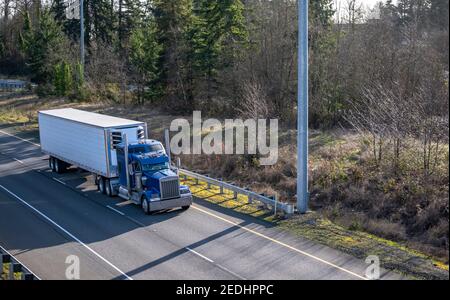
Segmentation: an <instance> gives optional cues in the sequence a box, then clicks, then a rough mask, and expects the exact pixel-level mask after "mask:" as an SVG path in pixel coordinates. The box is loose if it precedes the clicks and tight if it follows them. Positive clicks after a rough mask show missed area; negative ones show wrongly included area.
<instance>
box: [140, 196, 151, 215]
mask: <svg viewBox="0 0 450 300" xmlns="http://www.w3.org/2000/svg"><path fill="white" fill-rule="evenodd" d="M141 205H142V210H143V211H144V213H145V214H146V215H149V214H150V204H149V203H148V199H147V198H146V197H142V200H141Z"/></svg>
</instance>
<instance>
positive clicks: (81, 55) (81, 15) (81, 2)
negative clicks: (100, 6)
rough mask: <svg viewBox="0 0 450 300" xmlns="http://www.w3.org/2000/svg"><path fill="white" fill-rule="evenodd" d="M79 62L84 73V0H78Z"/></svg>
mask: <svg viewBox="0 0 450 300" xmlns="http://www.w3.org/2000/svg"><path fill="white" fill-rule="evenodd" d="M80 63H81V67H82V68H83V73H84V0H80Z"/></svg>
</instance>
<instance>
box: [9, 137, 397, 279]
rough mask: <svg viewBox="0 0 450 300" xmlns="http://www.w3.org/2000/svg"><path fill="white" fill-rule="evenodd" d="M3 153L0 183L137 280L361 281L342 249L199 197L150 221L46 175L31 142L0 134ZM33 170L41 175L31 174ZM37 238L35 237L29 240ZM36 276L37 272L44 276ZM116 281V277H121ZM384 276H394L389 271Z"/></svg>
mask: <svg viewBox="0 0 450 300" xmlns="http://www.w3.org/2000/svg"><path fill="white" fill-rule="evenodd" d="M0 152H2V153H3V156H0V158H1V159H2V160H1V161H0V184H4V185H5V186H7V187H8V188H10V189H12V190H15V191H16V192H17V193H18V195H19V196H20V197H24V198H27V199H30V200H29V201H33V205H35V206H36V207H37V208H38V209H39V210H40V211H43V212H45V214H46V215H48V216H50V217H51V218H52V219H54V220H55V221H56V222H57V223H58V224H62V225H63V226H64V227H65V228H67V229H68V230H69V231H70V232H73V233H74V234H75V235H77V236H79V237H80V238H81V239H82V240H83V241H84V242H85V243H86V244H88V245H89V246H90V247H92V248H93V249H94V250H95V251H97V252H98V253H100V254H101V255H102V256H104V257H105V258H106V259H107V260H108V261H112V262H113V264H114V265H117V266H118V268H119V269H120V270H123V271H124V272H125V273H126V274H127V275H128V276H130V277H133V278H136V279H362V278H363V276H364V271H365V268H366V267H367V265H366V264H365V263H364V262H363V261H360V260H358V259H355V258H353V257H350V256H348V255H345V254H342V253H341V252H339V251H336V250H333V249H330V248H328V247H325V246H322V245H318V244H315V243H312V242H310V241H307V240H299V239H298V238H294V237H292V236H290V235H289V234H286V233H284V232H281V231H279V230H277V229H274V228H270V226H269V224H267V223H262V222H258V221H257V220H256V219H254V218H251V217H247V216H243V215H240V214H234V213H232V212H230V211H227V210H224V209H220V208H218V207H215V206H213V205H210V204H208V203H207V202H205V201H201V200H196V204H195V206H194V208H193V209H191V210H189V211H187V212H180V211H174V212H170V213H165V214H157V215H153V216H145V215H144V214H143V213H142V212H141V211H140V209H139V208H137V207H135V206H132V205H127V206H117V204H118V203H119V200H118V199H110V198H107V197H105V196H103V195H99V194H98V193H96V192H95V191H93V188H92V184H91V183H89V182H86V181H85V180H83V179H80V178H79V176H78V174H64V175H62V176H58V177H57V178H58V181H59V182H57V181H55V180H52V179H51V178H52V177H55V175H54V174H49V173H48V171H46V164H47V162H46V161H45V160H43V158H44V157H43V156H42V154H41V153H40V151H39V149H38V148H37V147H36V145H32V144H30V143H27V142H24V141H21V140H18V139H15V138H13V137H10V136H7V135H5V134H2V133H1V132H0ZM14 158H15V159H17V160H14ZM33 168H34V169H39V170H41V172H42V174H39V173H37V172H35V171H30V170H31V169H33ZM17 173H18V174H17ZM62 183H64V184H66V186H64V185H63V184H62ZM71 188H72V189H73V190H72V189H71ZM0 194H2V191H0ZM82 194H83V195H85V196H82ZM5 196H7V195H5V194H4V193H3V197H5ZM11 200H12V199H9V200H8V201H11ZM108 207H109V208H108ZM8 209H9V208H8ZM118 212H119V213H118ZM16 213H17V212H14V211H13V212H11V215H15V214H16ZM36 222H37V221H36ZM2 227H3V226H2ZM3 230H4V229H3V228H0V237H2V235H1V232H2V231H3ZM36 230H38V229H36ZM35 239H39V238H37V237H36V234H35V235H32V238H31V240H35ZM55 244H56V243H55ZM57 244H58V245H64V244H62V243H61V244H59V243H57ZM6 246H7V248H11V247H8V245H6ZM38 249H41V248H38ZM83 251H84V250H83ZM26 253H31V254H30V258H29V259H27V261H32V260H33V252H26ZM26 253H24V254H23V255H25V254H26ZM21 255H22V254H21ZM90 255H91V256H92V254H90ZM94 259H95V258H94ZM97 261H98V258H97ZM98 263H102V262H98ZM60 265H61V269H63V268H65V265H64V264H61V263H60ZM108 267H109V268H110V266H104V268H106V269H108ZM30 268H31V267H30ZM31 269H33V268H31ZM33 271H35V270H33ZM40 271H41V269H39V270H38V271H35V272H37V274H38V275H41V277H43V278H47V277H46V274H45V271H44V270H42V272H40ZM112 271H116V270H112ZM110 272H111V270H110ZM112 273H113V272H112ZM116 273H117V272H116ZM104 276H105V278H110V277H108V276H106V275H104ZM49 278H50V277H49ZM113 278H117V279H120V274H117V275H116V276H115V277H113ZM385 278H399V276H397V274H393V273H386V274H385Z"/></svg>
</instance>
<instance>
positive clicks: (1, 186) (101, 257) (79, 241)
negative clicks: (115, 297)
mask: <svg viewBox="0 0 450 300" xmlns="http://www.w3.org/2000/svg"><path fill="white" fill-rule="evenodd" d="M0 188H2V189H3V190H4V191H5V192H7V193H8V194H10V195H11V196H13V197H14V198H16V199H17V200H19V201H20V202H21V203H22V204H24V205H25V206H27V207H29V208H30V209H31V210H33V211H34V212H36V213H37V214H38V215H40V216H41V217H42V218H44V219H45V220H47V221H48V222H50V223H51V224H52V225H54V226H55V227H57V228H58V229H59V230H61V231H62V232H64V233H65V234H67V235H68V236H70V237H71V238H72V239H74V240H75V241H77V242H78V243H80V245H82V246H83V247H85V248H86V249H87V250H89V251H90V252H92V253H93V254H94V255H95V256H97V257H98V258H100V259H101V260H102V261H104V262H105V263H106V264H108V265H109V266H110V267H112V268H113V269H114V270H116V271H117V272H119V273H120V274H122V275H123V276H125V278H126V279H128V280H133V278H131V277H130V276H128V275H127V274H126V273H125V272H123V271H121V270H120V269H119V268H118V267H116V266H115V265H113V264H112V263H111V262H109V261H108V260H107V259H106V258H104V257H103V256H101V255H100V254H98V253H97V252H95V251H94V250H93V249H92V248H91V247H89V246H88V245H86V244H85V243H83V242H82V241H81V240H80V239H79V238H77V237H76V236H74V235H73V234H72V233H70V232H69V231H67V230H66V229H64V228H63V227H62V226H60V225H59V224H58V223H56V222H55V221H53V220H52V219H50V218H49V217H47V216H46V215H45V214H44V213H42V212H41V211H39V210H38V209H36V208H35V207H34V206H32V205H30V204H28V202H26V201H25V200H23V199H22V198H20V197H19V196H17V195H16V194H14V193H13V192H11V191H10V190H8V189H7V188H5V187H4V186H3V185H1V184H0Z"/></svg>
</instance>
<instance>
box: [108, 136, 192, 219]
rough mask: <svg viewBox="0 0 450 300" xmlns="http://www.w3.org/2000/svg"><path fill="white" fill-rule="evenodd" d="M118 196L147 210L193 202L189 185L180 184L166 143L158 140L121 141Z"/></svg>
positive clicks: (185, 204) (118, 147)
mask: <svg viewBox="0 0 450 300" xmlns="http://www.w3.org/2000/svg"><path fill="white" fill-rule="evenodd" d="M116 151H117V166H118V173H119V180H118V186H116V189H117V190H118V191H117V193H118V196H119V197H121V198H123V199H125V200H130V201H132V202H133V203H135V204H138V205H141V206H142V209H143V210H144V212H145V213H147V214H148V213H150V212H153V211H160V210H165V209H169V208H173V207H182V208H183V209H185V210H186V209H188V208H189V207H190V206H191V204H192V194H191V191H190V189H189V187H187V186H184V185H181V184H180V178H179V176H178V174H177V170H175V169H172V168H171V165H170V161H169V157H168V155H167V153H166V151H165V149H164V147H163V145H162V144H161V143H160V142H158V141H155V140H140V141H139V142H137V143H130V144H126V143H125V142H123V143H120V144H118V145H117V147H116Z"/></svg>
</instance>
